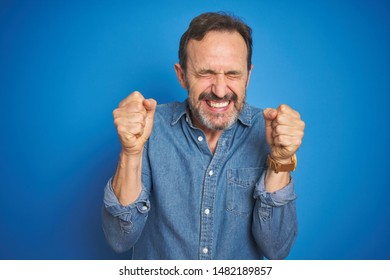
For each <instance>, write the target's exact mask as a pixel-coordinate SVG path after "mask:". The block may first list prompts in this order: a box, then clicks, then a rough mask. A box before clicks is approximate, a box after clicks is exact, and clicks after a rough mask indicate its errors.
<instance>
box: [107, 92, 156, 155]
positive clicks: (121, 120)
mask: <svg viewBox="0 0 390 280" xmlns="http://www.w3.org/2000/svg"><path fill="white" fill-rule="evenodd" d="M156 106H157V102H156V101H155V100H154V99H145V98H144V97H143V96H142V94H141V93H139V92H138V91H135V92H133V93H132V94H130V95H129V96H127V97H126V98H125V99H123V100H122V101H121V103H120V104H119V107H118V108H117V109H115V110H114V112H113V116H114V123H115V126H116V129H117V132H118V136H119V140H120V142H121V145H122V152H124V153H126V154H128V155H140V154H142V150H143V147H144V145H145V142H146V141H147V140H148V138H149V136H150V134H151V133H152V128H153V120H154V113H155V111H156Z"/></svg>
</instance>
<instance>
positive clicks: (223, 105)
mask: <svg viewBox="0 0 390 280" xmlns="http://www.w3.org/2000/svg"><path fill="white" fill-rule="evenodd" d="M206 103H207V105H209V106H210V107H211V108H215V109H223V108H226V107H228V106H229V104H230V101H220V102H215V101H211V100H206Z"/></svg>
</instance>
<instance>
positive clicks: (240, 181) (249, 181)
mask: <svg viewBox="0 0 390 280" xmlns="http://www.w3.org/2000/svg"><path fill="white" fill-rule="evenodd" d="M262 172H263V169H262V168H240V169H228V170H227V182H228V184H227V194H226V209H227V211H229V212H232V213H234V214H237V215H244V216H247V215H250V214H251V213H252V211H253V207H254V204H255V199H254V198H253V191H254V188H255V185H256V183H257V181H258V180H259V179H260V176H261V173H262Z"/></svg>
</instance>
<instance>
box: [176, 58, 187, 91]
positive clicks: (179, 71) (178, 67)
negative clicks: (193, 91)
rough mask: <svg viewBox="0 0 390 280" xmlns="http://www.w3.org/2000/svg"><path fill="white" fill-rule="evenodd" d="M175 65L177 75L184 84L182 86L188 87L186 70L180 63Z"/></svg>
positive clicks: (181, 83)
mask: <svg viewBox="0 0 390 280" xmlns="http://www.w3.org/2000/svg"><path fill="white" fill-rule="evenodd" d="M174 67H175V72H176V76H177V79H178V80H179V83H180V85H181V86H182V88H184V89H188V88H187V82H186V75H185V73H184V70H183V69H182V68H181V65H180V64H179V63H176V64H175V66H174Z"/></svg>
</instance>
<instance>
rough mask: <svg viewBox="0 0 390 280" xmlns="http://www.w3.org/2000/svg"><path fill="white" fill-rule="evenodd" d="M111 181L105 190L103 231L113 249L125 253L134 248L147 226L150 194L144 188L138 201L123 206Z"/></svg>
mask: <svg viewBox="0 0 390 280" xmlns="http://www.w3.org/2000/svg"><path fill="white" fill-rule="evenodd" d="M111 181H112V180H111V179H110V180H109V181H108V183H107V185H106V187H105V189H104V206H103V209H102V220H103V231H104V234H105V236H106V239H107V241H108V243H109V245H110V246H111V247H112V249H113V250H114V251H116V252H118V253H123V252H126V251H128V250H130V249H131V248H132V247H133V246H134V244H135V243H136V242H137V240H138V238H139V236H140V235H141V233H142V230H143V228H144V226H145V222H146V220H147V217H148V212H149V210H150V202H149V192H147V191H146V190H145V188H144V187H143V189H142V191H141V194H140V195H139V197H138V198H137V200H136V201H134V202H133V203H131V204H129V205H126V206H123V205H121V204H120V203H119V201H118V198H117V197H116V195H115V193H114V191H113V189H112V184H111Z"/></svg>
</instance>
